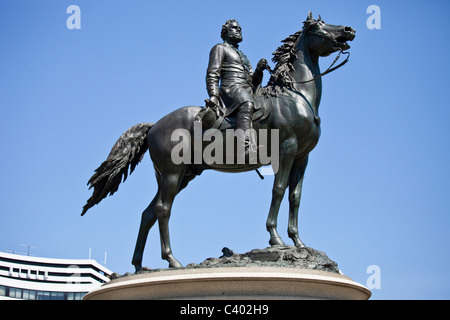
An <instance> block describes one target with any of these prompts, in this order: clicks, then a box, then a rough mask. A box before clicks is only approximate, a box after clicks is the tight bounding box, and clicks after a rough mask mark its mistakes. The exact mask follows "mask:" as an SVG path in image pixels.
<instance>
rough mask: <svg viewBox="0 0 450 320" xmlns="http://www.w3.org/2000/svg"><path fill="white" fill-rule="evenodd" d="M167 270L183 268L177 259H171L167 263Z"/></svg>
mask: <svg viewBox="0 0 450 320" xmlns="http://www.w3.org/2000/svg"><path fill="white" fill-rule="evenodd" d="M169 268H183V265H182V264H181V263H180V262H179V261H178V260H177V259H173V260H171V261H170V262H169Z"/></svg>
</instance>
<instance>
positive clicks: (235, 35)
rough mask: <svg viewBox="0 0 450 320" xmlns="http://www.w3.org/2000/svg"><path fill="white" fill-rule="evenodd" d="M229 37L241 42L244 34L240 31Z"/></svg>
mask: <svg viewBox="0 0 450 320" xmlns="http://www.w3.org/2000/svg"><path fill="white" fill-rule="evenodd" d="M229 38H230V40H231V41H233V42H236V43H239V42H241V41H242V34H240V33H234V34H230V35H229Z"/></svg>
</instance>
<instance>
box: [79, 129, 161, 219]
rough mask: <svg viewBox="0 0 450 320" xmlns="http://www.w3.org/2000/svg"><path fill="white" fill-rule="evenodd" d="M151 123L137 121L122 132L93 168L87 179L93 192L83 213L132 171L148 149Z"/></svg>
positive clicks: (115, 188)
mask: <svg viewBox="0 0 450 320" xmlns="http://www.w3.org/2000/svg"><path fill="white" fill-rule="evenodd" d="M152 126H153V123H139V124H137V125H135V126H132V127H131V128H130V129H128V130H127V131H126V132H125V133H124V134H122V135H121V136H120V138H119V140H117V142H116V143H115V144H114V146H113V147H112V149H111V152H110V153H109V155H108V158H107V159H106V160H105V161H104V162H103V163H102V164H101V165H100V167H98V168H97V169H96V170H95V173H94V175H93V176H92V177H91V178H90V179H89V182H88V185H90V186H89V189H91V188H92V187H94V192H93V193H92V196H91V197H90V198H89V200H88V201H87V203H86V204H85V206H84V207H83V212H82V213H81V215H84V214H85V213H86V211H88V209H89V208H91V207H93V206H94V205H96V204H98V203H99V202H100V201H102V200H103V199H104V198H106V196H108V194H109V195H113V194H114V192H116V191H117V190H118V189H119V184H120V182H122V176H123V181H124V182H125V180H126V179H127V177H128V169H130V174H131V173H132V172H133V171H134V169H135V168H136V166H137V165H138V163H139V162H141V160H142V157H143V156H144V154H145V152H146V151H147V150H148V144H147V134H148V132H149V130H150V129H151V128H152Z"/></svg>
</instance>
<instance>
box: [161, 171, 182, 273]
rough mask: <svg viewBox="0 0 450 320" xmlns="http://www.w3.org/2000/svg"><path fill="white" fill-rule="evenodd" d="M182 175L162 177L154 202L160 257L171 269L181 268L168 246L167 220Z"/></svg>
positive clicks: (175, 174)
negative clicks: (159, 239) (159, 240)
mask: <svg viewBox="0 0 450 320" xmlns="http://www.w3.org/2000/svg"><path fill="white" fill-rule="evenodd" d="M182 178H183V174H178V173H171V174H166V175H164V174H163V175H162V177H161V189H160V191H161V192H160V194H159V199H158V200H157V202H156V216H157V218H158V224H159V234H160V237H161V257H162V258H163V259H164V260H167V261H168V262H169V267H171V268H181V267H182V265H181V263H180V262H178V260H177V259H175V258H174V256H173V254H172V248H171V246H170V236H169V218H170V212H171V209H172V204H173V200H174V199H175V196H176V194H177V193H178V188H179V186H180V182H181V179H182Z"/></svg>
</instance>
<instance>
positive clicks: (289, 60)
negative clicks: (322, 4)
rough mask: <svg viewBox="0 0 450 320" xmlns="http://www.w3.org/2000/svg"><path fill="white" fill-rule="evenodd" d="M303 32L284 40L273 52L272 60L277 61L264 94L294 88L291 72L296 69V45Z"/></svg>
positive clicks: (262, 91)
mask: <svg viewBox="0 0 450 320" xmlns="http://www.w3.org/2000/svg"><path fill="white" fill-rule="evenodd" d="M301 34H302V30H300V31H298V32H296V33H294V34H292V35H290V36H289V37H287V38H286V39H284V40H282V41H281V42H283V43H284V44H283V45H281V46H280V47H278V49H277V50H275V52H274V53H273V58H272V61H273V62H274V63H276V66H275V69H274V71H273V73H272V75H271V77H270V80H269V82H268V83H267V86H265V87H264V88H262V89H261V93H262V94H264V95H272V96H276V95H277V94H279V93H281V92H283V91H284V89H285V88H291V89H292V81H293V80H292V77H291V75H290V73H291V71H294V66H293V62H294V60H295V59H297V55H296V54H295V48H294V45H295V43H296V41H297V39H298V38H299V37H300V35H301Z"/></svg>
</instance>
